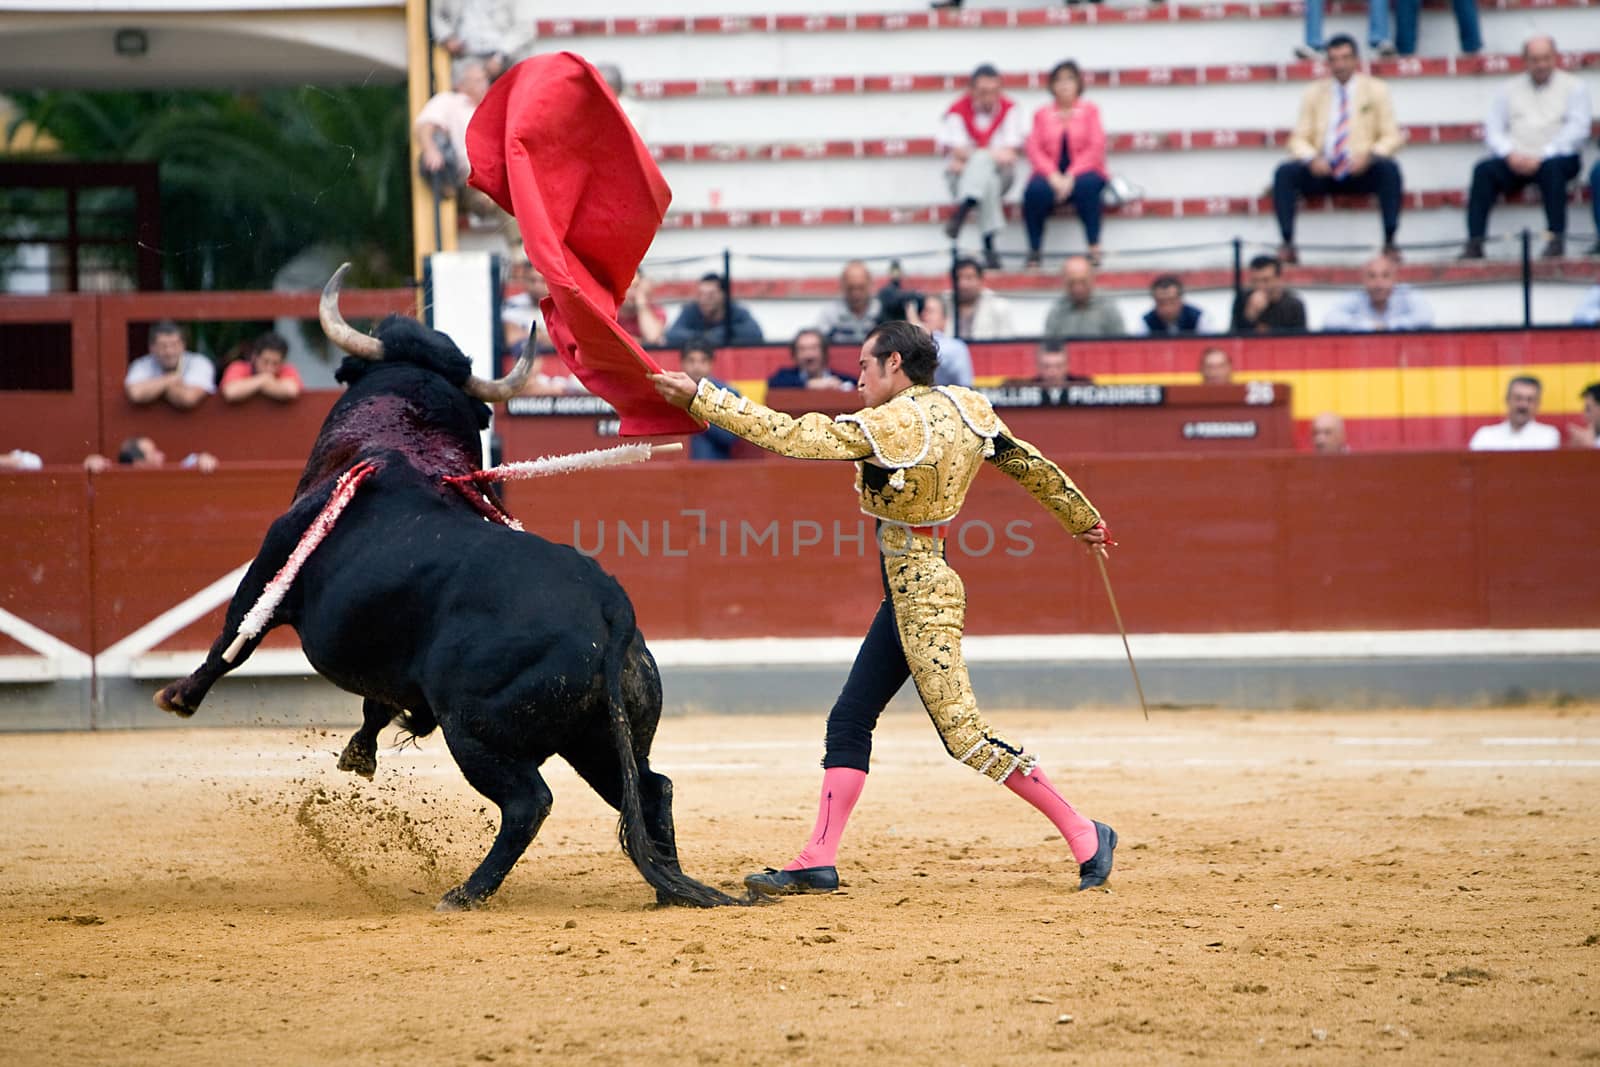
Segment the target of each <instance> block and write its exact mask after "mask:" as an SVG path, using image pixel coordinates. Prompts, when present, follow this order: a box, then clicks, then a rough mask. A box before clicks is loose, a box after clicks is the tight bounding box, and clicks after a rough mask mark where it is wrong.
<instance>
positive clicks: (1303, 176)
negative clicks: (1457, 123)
mask: <svg viewBox="0 0 1600 1067" xmlns="http://www.w3.org/2000/svg"><path fill="white" fill-rule="evenodd" d="M1360 65H1361V56H1360V52H1359V51H1358V49H1357V47H1356V42H1355V40H1354V39H1353V38H1351V37H1349V36H1348V35H1345V34H1340V35H1339V36H1337V37H1334V38H1333V39H1332V40H1330V41H1329V42H1328V73H1329V75H1330V77H1328V78H1327V79H1325V80H1322V81H1318V82H1316V83H1315V84H1313V85H1312V86H1311V87H1310V88H1309V89H1307V90H1306V93H1305V96H1304V97H1303V98H1302V99H1301V101H1300V117H1299V119H1298V120H1297V121H1296V122H1295V128H1294V133H1293V134H1292V135H1291V136H1290V137H1289V154H1290V156H1292V157H1293V158H1291V159H1289V160H1287V161H1285V162H1284V163H1282V164H1280V165H1279V167H1278V171H1277V173H1276V174H1275V175H1274V176H1273V181H1272V201H1273V207H1274V209H1275V210H1276V211H1277V215H1278V228H1279V230H1280V231H1281V232H1282V234H1283V245H1282V247H1281V248H1280V249H1279V250H1278V258H1279V259H1280V260H1282V261H1283V262H1284V263H1296V262H1298V261H1299V256H1298V254H1297V253H1296V251H1295V247H1294V216H1295V206H1296V202H1297V200H1298V199H1299V198H1300V197H1301V196H1351V195H1355V194H1361V193H1376V194H1377V196H1378V207H1379V210H1380V211H1381V213H1382V215H1383V250H1384V254H1385V255H1387V256H1389V257H1390V258H1398V251H1397V250H1396V249H1395V247H1394V235H1395V232H1396V231H1397V230H1398V229H1399V228H1400V201H1401V198H1402V196H1403V195H1404V189H1403V186H1402V184H1401V179H1400V167H1399V166H1398V165H1397V164H1396V163H1395V161H1394V154H1395V153H1396V152H1398V151H1399V150H1400V144H1401V135H1400V128H1399V126H1398V125H1396V123H1395V118H1394V107H1393V105H1392V104H1391V103H1390V100H1389V87H1388V86H1386V85H1385V84H1384V83H1383V82H1381V81H1379V80H1378V79H1377V78H1374V77H1371V76H1370V75H1365V74H1361V73H1358V68H1359V67H1360Z"/></svg>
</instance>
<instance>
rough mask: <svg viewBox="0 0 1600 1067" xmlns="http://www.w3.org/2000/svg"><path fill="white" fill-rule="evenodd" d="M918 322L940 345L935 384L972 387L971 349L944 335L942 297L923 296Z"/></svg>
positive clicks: (954, 338)
mask: <svg viewBox="0 0 1600 1067" xmlns="http://www.w3.org/2000/svg"><path fill="white" fill-rule="evenodd" d="M917 321H918V322H919V323H920V324H921V326H922V328H923V329H924V330H927V331H928V333H929V334H930V335H931V336H932V337H933V343H934V344H936V345H938V346H939V365H938V367H936V368H934V372H933V384H934V385H965V386H968V387H970V386H971V385H972V349H970V348H968V347H967V342H965V341H963V340H962V339H961V338H959V337H951V336H950V335H949V334H947V333H945V327H946V326H947V325H948V323H947V322H946V320H945V311H944V297H942V296H925V297H923V298H922V310H921V311H920V312H918V314H917Z"/></svg>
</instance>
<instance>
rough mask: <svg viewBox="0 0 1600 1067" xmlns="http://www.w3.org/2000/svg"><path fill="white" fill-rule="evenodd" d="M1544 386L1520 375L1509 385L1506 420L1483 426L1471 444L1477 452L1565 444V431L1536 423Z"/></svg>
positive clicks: (1554, 446) (1540, 449)
mask: <svg viewBox="0 0 1600 1067" xmlns="http://www.w3.org/2000/svg"><path fill="white" fill-rule="evenodd" d="M1543 391H1544V386H1543V385H1541V384H1540V382H1539V379H1537V378H1535V377H1533V376H1532V375H1527V374H1519V375H1518V376H1517V377H1515V378H1513V379H1511V381H1510V383H1509V384H1508V385H1507V386H1506V421H1504V422H1497V423H1495V424H1493V425H1492V426H1480V427H1478V429H1477V432H1475V433H1474V434H1473V435H1472V440H1471V441H1470V442H1469V443H1468V444H1467V447H1468V448H1470V449H1471V450H1472V451H1474V452H1537V451H1544V450H1546V449H1551V448H1560V447H1561V431H1559V430H1557V429H1556V428H1555V427H1554V426H1550V425H1547V424H1545V423H1542V422H1536V421H1535V420H1534V416H1535V415H1537V414H1539V397H1540V394H1541V393H1542V392H1543Z"/></svg>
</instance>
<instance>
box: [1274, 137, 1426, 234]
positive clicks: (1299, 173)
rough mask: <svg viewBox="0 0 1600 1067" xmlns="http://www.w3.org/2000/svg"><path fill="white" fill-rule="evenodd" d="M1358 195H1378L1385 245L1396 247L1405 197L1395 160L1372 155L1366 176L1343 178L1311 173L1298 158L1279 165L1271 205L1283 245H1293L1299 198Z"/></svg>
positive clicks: (1307, 165) (1354, 175) (1355, 175)
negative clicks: (1396, 235)
mask: <svg viewBox="0 0 1600 1067" xmlns="http://www.w3.org/2000/svg"><path fill="white" fill-rule="evenodd" d="M1359 193H1377V194H1378V210H1379V211H1380V212H1381V213H1382V215H1383V243H1384V244H1386V245H1388V244H1394V235H1395V232H1396V231H1397V230H1399V229H1400V201H1401V200H1402V199H1403V198H1404V196H1405V188H1404V185H1403V183H1402V182H1401V180H1400V167H1399V165H1398V164H1396V163H1395V161H1394V160H1392V159H1385V158H1383V157H1382V156H1373V157H1372V162H1371V164H1369V165H1368V167H1367V169H1366V170H1365V171H1364V172H1363V173H1361V174H1352V175H1350V177H1348V178H1344V179H1337V178H1333V177H1327V178H1323V177H1319V176H1318V175H1315V174H1312V173H1311V167H1310V165H1309V164H1307V163H1302V162H1301V161H1300V160H1298V159H1291V160H1289V161H1288V162H1287V163H1283V164H1280V165H1279V167H1278V170H1277V173H1275V174H1274V175H1273V176H1272V206H1273V209H1274V210H1275V211H1276V212H1277V213H1278V230H1279V232H1281V233H1282V234H1283V243H1284V244H1294V213H1295V207H1296V202H1297V201H1298V199H1299V198H1300V197H1302V196H1354V195H1356V194H1359Z"/></svg>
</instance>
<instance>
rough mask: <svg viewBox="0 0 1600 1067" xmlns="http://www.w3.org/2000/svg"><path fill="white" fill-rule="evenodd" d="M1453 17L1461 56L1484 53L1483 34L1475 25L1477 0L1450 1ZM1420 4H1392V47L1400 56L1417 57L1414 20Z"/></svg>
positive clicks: (1402, 0)
mask: <svg viewBox="0 0 1600 1067" xmlns="http://www.w3.org/2000/svg"><path fill="white" fill-rule="evenodd" d="M1450 7H1451V9H1452V10H1453V11H1454V12H1455V16H1456V36H1457V37H1458V38H1459V39H1460V42H1461V52H1462V54H1463V55H1469V56H1474V55H1477V54H1478V53H1479V52H1481V51H1483V31H1482V30H1481V29H1480V27H1479V25H1478V2H1477V0H1450ZM1421 8H1422V0H1394V47H1395V51H1397V52H1399V53H1400V54H1401V55H1403V56H1414V55H1416V54H1417V16H1418V15H1419V14H1420V13H1421Z"/></svg>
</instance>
